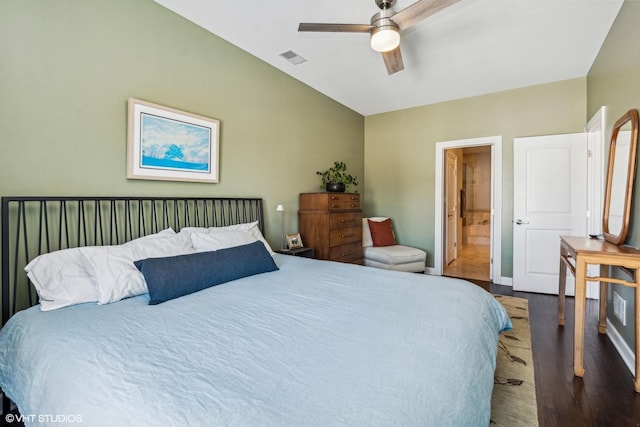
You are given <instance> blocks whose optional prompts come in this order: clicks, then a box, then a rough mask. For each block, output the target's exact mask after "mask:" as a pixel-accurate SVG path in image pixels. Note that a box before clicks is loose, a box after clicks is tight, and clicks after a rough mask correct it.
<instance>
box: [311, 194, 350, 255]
mask: <svg viewBox="0 0 640 427" xmlns="http://www.w3.org/2000/svg"><path fill="white" fill-rule="evenodd" d="M298 221H299V227H300V237H302V241H303V242H304V245H305V246H308V247H311V248H313V249H314V252H315V257H316V259H324V260H330V261H339V262H347V263H352V264H362V209H361V208H360V195H359V194H353V193H302V194H300V210H299V212H298Z"/></svg>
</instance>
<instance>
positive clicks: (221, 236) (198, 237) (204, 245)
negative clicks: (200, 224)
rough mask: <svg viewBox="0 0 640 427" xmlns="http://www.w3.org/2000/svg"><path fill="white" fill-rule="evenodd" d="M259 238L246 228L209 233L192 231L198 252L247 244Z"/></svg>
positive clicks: (194, 247)
mask: <svg viewBox="0 0 640 427" xmlns="http://www.w3.org/2000/svg"><path fill="white" fill-rule="evenodd" d="M255 241H257V239H256V238H255V237H254V236H253V235H252V234H251V233H250V232H248V231H246V230H218V231H211V232H209V233H192V234H191V243H192V244H193V249H194V250H196V251H197V252H203V251H217V250H218V249H226V248H232V247H234V246H241V245H247V244H249V243H253V242H255Z"/></svg>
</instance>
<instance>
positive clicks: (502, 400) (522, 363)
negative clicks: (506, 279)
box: [491, 295, 538, 427]
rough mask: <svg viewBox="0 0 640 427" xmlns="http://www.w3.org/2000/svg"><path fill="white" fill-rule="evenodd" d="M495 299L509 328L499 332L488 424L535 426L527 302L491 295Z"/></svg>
mask: <svg viewBox="0 0 640 427" xmlns="http://www.w3.org/2000/svg"><path fill="white" fill-rule="evenodd" d="M495 298H496V299H497V300H498V301H499V302H500V303H501V304H502V305H503V306H504V308H505V309H506V310H507V313H508V314H509V317H510V318H511V323H512V324H513V330H511V331H507V332H503V333H501V334H500V342H499V343H498V356H497V360H496V373H495V377H494V381H493V384H494V385H493V395H492V397H491V425H492V426H510V427H511V426H527V427H529V426H537V425H538V406H537V403H536V386H535V382H534V373H533V356H532V353H531V327H530V323H529V301H527V300H526V299H524V298H516V297H510V296H504V295H495Z"/></svg>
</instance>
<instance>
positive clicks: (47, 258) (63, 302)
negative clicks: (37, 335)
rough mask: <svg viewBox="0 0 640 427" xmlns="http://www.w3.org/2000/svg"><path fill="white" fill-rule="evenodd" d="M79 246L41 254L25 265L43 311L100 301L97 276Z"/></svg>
mask: <svg viewBox="0 0 640 427" xmlns="http://www.w3.org/2000/svg"><path fill="white" fill-rule="evenodd" d="M79 249H80V248H71V249H62V250H59V251H54V252H50V253H47V254H42V255H40V256H38V257H36V258H34V259H33V260H32V261H31V262H30V263H29V264H28V265H27V266H26V267H25V268H24V271H26V273H27V277H29V279H30V280H31V283H33V285H34V286H35V288H36V291H37V292H38V296H39V297H40V310H42V311H49V310H55V309H57V308H62V307H66V306H69V305H74V304H81V303H85V302H96V301H98V290H97V287H96V279H95V276H94V275H93V274H91V271H89V270H88V269H87V265H86V261H85V258H84V257H83V256H82V253H81V252H80V250H79Z"/></svg>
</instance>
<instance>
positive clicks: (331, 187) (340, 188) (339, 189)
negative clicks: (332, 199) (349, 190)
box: [325, 182, 346, 193]
mask: <svg viewBox="0 0 640 427" xmlns="http://www.w3.org/2000/svg"><path fill="white" fill-rule="evenodd" d="M325 188H326V189H327V191H330V192H332V193H344V190H345V189H346V188H345V186H344V184H343V183H341V182H338V183H337V184H333V183H331V182H329V183H327V185H326V186H325Z"/></svg>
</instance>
